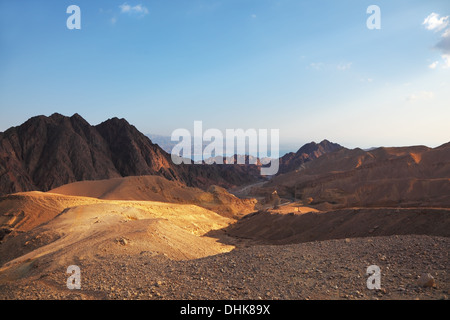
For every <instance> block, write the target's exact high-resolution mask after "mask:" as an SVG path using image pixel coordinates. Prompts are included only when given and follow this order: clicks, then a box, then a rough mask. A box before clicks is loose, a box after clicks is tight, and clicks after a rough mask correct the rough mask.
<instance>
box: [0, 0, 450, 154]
mask: <svg viewBox="0 0 450 320" xmlns="http://www.w3.org/2000/svg"><path fill="white" fill-rule="evenodd" d="M72 4H75V5H78V6H79V7H80V8H81V30H68V29H67V27H66V20H67V18H68V17H69V14H67V13H66V9H67V7H68V6H69V5H72ZM372 4H376V5H378V6H379V7H380V9H381V29H380V30H369V29H368V28H367V27H366V20H367V18H368V17H369V14H367V13H366V9H367V7H368V6H369V5H372ZM433 13H434V14H435V15H432V14H433ZM448 16H450V1H447V0H440V1H433V0H430V1H423V0H407V1H406V0H395V1H392V0H391V1H362V0H353V1H332V0H328V1H323V0H322V1H321V0H319V1H317V0H315V1H313V0H310V1H300V0H278V1H277V0H221V1H216V0H192V1H190V0H173V1H167V0H160V1H159V0H153V1H144V0H143V1H135V0H128V1H123V0H122V1H115V0H100V1H92V0H90V1H86V0H71V1H63V0H60V1H36V0H34V1H31V0H22V1H13V0H0V110H1V117H0V131H4V130H6V129H7V128H9V127H11V126H15V125H19V124H21V123H22V122H24V121H26V120H27V119H28V118H29V117H32V116H35V115H40V114H44V115H50V114H52V113H54V112H59V113H62V114H65V115H68V116H70V115H72V114H74V113H79V114H80V115H81V116H83V117H84V118H85V119H86V120H87V121H89V122H90V123H91V124H98V123H100V122H102V121H104V120H106V119H108V118H110V117H120V118H126V119H127V120H128V121H129V122H130V123H132V124H134V125H135V126H136V127H137V128H138V129H139V130H140V131H142V132H143V133H154V134H162V135H170V134H171V133H172V131H173V130H175V129H177V128H186V129H188V130H192V129H193V123H194V121H195V120H202V121H203V126H204V128H205V129H207V128H218V129H220V130H223V132H224V131H225V129H227V128H231V129H233V128H243V129H249V128H255V129H260V128H265V129H280V139H281V145H282V146H284V148H292V150H296V149H297V148H298V147H300V146H301V145H303V144H304V143H306V142H310V141H317V142H319V141H321V140H322V139H328V140H330V141H333V142H337V143H340V144H342V145H344V146H347V147H362V148H367V147H372V146H402V145H419V144H424V145H428V146H431V147H434V146H438V145H440V144H442V143H445V142H448V141H450V125H449V122H450V121H449V120H450V48H449V45H448V43H449V41H450V31H448V34H447V33H446V32H447V30H450V21H449V18H448ZM427 18H428V20H427V22H426V23H424V22H425V20H426V19H427ZM282 149H283V147H282Z"/></svg>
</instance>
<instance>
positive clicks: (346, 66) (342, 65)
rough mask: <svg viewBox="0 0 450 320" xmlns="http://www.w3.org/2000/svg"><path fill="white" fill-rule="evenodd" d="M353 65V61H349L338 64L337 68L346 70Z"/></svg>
mask: <svg viewBox="0 0 450 320" xmlns="http://www.w3.org/2000/svg"><path fill="white" fill-rule="evenodd" d="M351 67H352V63H351V62H348V63H341V64H338V65H337V67H336V68H337V69H338V70H340V71H345V70H348V69H350V68H351Z"/></svg>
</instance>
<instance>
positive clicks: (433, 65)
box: [428, 61, 439, 69]
mask: <svg viewBox="0 0 450 320" xmlns="http://www.w3.org/2000/svg"><path fill="white" fill-rule="evenodd" d="M438 64H439V61H435V62H433V63H432V64H430V65H429V66H428V68H430V69H436V67H437V66H438Z"/></svg>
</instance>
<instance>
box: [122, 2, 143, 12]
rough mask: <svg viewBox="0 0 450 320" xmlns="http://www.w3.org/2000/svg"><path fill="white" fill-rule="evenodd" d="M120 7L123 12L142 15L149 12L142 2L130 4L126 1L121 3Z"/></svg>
mask: <svg viewBox="0 0 450 320" xmlns="http://www.w3.org/2000/svg"><path fill="white" fill-rule="evenodd" d="M119 8H120V12H121V13H128V14H141V15H146V14H148V9H147V8H146V7H145V6H143V5H142V4H138V5H135V6H130V5H129V4H128V3H126V2H125V3H124V4H122V5H120V6H119Z"/></svg>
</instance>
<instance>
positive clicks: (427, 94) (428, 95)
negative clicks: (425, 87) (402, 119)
mask: <svg viewBox="0 0 450 320" xmlns="http://www.w3.org/2000/svg"><path fill="white" fill-rule="evenodd" d="M433 98H434V92H431V91H421V92H419V93H413V94H411V95H409V96H408V97H407V98H406V100H407V101H409V102H414V101H417V100H429V99H433Z"/></svg>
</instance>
